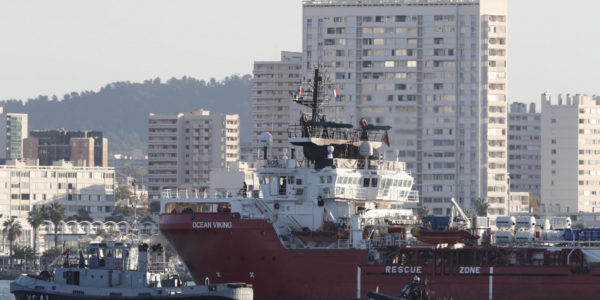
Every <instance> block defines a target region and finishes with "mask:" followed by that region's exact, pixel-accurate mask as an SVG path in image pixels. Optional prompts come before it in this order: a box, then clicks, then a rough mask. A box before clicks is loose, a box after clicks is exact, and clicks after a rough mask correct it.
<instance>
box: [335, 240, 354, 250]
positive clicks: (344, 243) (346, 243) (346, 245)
mask: <svg viewBox="0 0 600 300" xmlns="http://www.w3.org/2000/svg"><path fill="white" fill-rule="evenodd" d="M351 247H352V243H351V242H350V240H349V239H339V240H338V241H337V249H350V248H351Z"/></svg>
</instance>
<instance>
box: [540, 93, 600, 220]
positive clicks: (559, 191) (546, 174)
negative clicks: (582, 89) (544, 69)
mask: <svg viewBox="0 0 600 300" xmlns="http://www.w3.org/2000/svg"><path fill="white" fill-rule="evenodd" d="M564 100H566V101H564ZM564 100H563V98H562V96H561V95H560V94H559V96H558V101H557V102H555V103H552V99H551V94H549V93H544V94H542V125H541V127H542V192H541V196H542V203H543V204H544V206H546V207H553V210H558V211H560V212H594V211H598V209H599V208H600V200H599V199H600V198H599V196H600V105H599V102H600V97H596V96H593V97H589V96H587V95H582V94H576V95H573V96H571V95H569V94H567V97H566V99H564Z"/></svg>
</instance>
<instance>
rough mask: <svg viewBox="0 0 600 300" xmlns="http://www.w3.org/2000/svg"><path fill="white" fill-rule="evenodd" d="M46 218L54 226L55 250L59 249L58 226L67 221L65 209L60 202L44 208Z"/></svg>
mask: <svg viewBox="0 0 600 300" xmlns="http://www.w3.org/2000/svg"><path fill="white" fill-rule="evenodd" d="M44 217H45V219H48V220H50V222H52V224H54V248H58V225H59V224H60V222H62V221H64V219H65V208H64V207H63V206H62V205H60V203H58V202H52V204H50V205H49V206H44Z"/></svg>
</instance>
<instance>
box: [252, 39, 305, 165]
mask: <svg viewBox="0 0 600 300" xmlns="http://www.w3.org/2000/svg"><path fill="white" fill-rule="evenodd" d="M253 75H254V78H253V84H254V89H253V93H252V120H253V127H252V149H253V153H254V155H253V156H251V158H254V159H255V158H256V157H255V156H256V155H257V153H258V150H259V149H258V148H259V147H258V137H259V136H260V134H261V133H263V132H269V133H271V135H272V136H273V146H272V151H273V153H272V154H273V155H275V156H278V157H281V156H283V154H284V151H287V153H290V151H289V143H288V132H287V130H288V125H289V124H290V122H293V121H294V120H295V119H296V118H300V116H299V113H297V112H298V111H299V110H298V109H297V108H296V109H294V108H295V107H296V106H297V104H295V103H293V101H292V93H293V92H296V91H297V90H298V86H299V85H300V83H301V81H302V53H300V52H286V51H282V52H281V60H280V61H257V62H254V70H253ZM295 112H296V113H295ZM284 149H287V150H284ZM288 155H289V154H288Z"/></svg>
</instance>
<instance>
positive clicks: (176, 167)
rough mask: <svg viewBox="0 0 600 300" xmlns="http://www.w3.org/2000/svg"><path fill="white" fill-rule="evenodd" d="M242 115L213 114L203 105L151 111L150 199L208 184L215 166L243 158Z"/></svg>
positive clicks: (149, 138)
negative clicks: (167, 111)
mask: <svg viewBox="0 0 600 300" xmlns="http://www.w3.org/2000/svg"><path fill="white" fill-rule="evenodd" d="M239 119H240V118H239V115H237V114H235V115H227V114H211V113H210V111H207V110H202V109H199V110H194V111H186V112H182V113H179V114H177V115H155V114H150V117H149V120H148V195H149V199H151V200H158V199H159V198H160V195H161V191H162V190H165V189H176V188H186V189H190V188H191V189H197V190H204V189H206V188H208V185H209V174H210V171H211V169H225V168H228V167H229V166H230V164H232V163H234V162H237V161H238V160H239V156H240V147H239V144H240V141H239V135H240V133H239V127H240V122H239ZM241 185H242V183H241V182H240V186H241Z"/></svg>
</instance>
